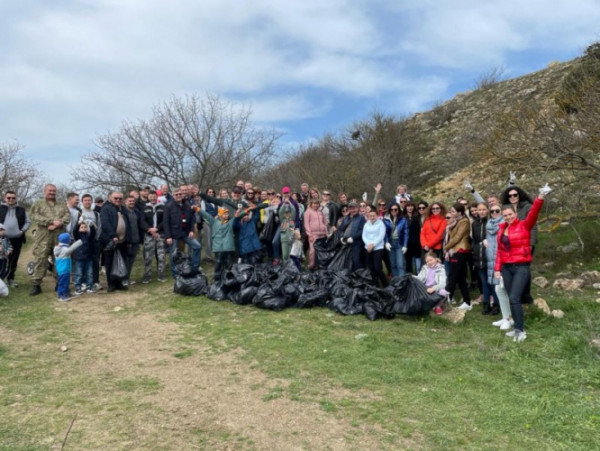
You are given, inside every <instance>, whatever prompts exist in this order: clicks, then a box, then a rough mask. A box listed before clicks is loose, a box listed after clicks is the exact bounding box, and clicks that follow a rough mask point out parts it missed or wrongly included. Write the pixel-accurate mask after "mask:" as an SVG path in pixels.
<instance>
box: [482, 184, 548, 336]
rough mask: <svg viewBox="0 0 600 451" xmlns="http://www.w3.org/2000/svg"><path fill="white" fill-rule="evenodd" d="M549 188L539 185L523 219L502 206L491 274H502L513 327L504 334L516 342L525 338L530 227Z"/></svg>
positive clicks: (505, 206)
mask: <svg viewBox="0 0 600 451" xmlns="http://www.w3.org/2000/svg"><path fill="white" fill-rule="evenodd" d="M514 189H515V188H514V187H513V188H510V190H514ZM550 191H551V189H550V188H549V187H548V184H546V185H545V186H544V187H543V188H540V194H539V195H538V197H537V198H536V199H535V201H534V202H533V206H532V207H531V210H530V211H529V213H528V214H527V217H526V218H525V219H524V220H520V219H519V218H518V216H517V212H516V211H515V207H514V205H504V206H503V207H502V217H503V218H504V223H503V224H500V229H499V231H498V251H497V253H496V264H495V266H494V277H496V278H499V277H502V280H503V281H504V286H505V287H506V291H507V293H508V297H509V299H510V310H511V312H512V316H513V319H514V321H515V328H514V330H513V331H511V332H508V333H507V334H506V335H507V336H509V337H513V340H514V341H516V342H521V341H523V340H525V339H526V338H527V334H526V333H525V324H524V320H523V306H522V305H521V298H522V296H523V293H524V292H525V289H526V287H527V284H528V283H529V281H530V278H531V273H530V269H529V265H530V264H531V257H532V249H531V230H532V229H533V227H534V226H535V223H536V222H537V218H538V215H539V213H540V209H541V208H542V205H543V204H544V197H545V196H546V194H548V193H549V192H550Z"/></svg>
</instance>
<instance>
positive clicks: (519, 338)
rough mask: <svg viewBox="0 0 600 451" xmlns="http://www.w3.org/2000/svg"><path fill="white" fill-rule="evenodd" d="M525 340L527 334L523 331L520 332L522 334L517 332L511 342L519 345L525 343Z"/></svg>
mask: <svg viewBox="0 0 600 451" xmlns="http://www.w3.org/2000/svg"><path fill="white" fill-rule="evenodd" d="M526 338H527V333H526V332H525V331H522V332H521V331H519V332H517V333H516V334H515V336H514V337H513V341H514V342H517V343H521V342H522V341H525V339H526Z"/></svg>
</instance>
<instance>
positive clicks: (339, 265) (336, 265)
mask: <svg viewBox="0 0 600 451" xmlns="http://www.w3.org/2000/svg"><path fill="white" fill-rule="evenodd" d="M327 269H330V270H334V271H337V270H341V269H347V270H349V271H351V270H352V246H341V247H340V248H339V249H338V250H337V251H336V252H335V255H334V256H333V258H332V259H331V262H329V265H327Z"/></svg>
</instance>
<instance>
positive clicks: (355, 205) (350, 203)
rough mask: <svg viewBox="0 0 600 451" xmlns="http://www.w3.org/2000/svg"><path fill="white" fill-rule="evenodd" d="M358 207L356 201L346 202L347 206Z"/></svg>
mask: <svg viewBox="0 0 600 451" xmlns="http://www.w3.org/2000/svg"><path fill="white" fill-rule="evenodd" d="M352 207H354V208H358V204H357V203H356V202H348V208H352Z"/></svg>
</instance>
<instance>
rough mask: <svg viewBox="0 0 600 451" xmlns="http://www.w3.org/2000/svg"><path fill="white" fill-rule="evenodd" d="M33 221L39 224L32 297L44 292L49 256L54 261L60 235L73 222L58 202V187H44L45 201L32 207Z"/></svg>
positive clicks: (49, 185) (36, 237)
mask: <svg viewBox="0 0 600 451" xmlns="http://www.w3.org/2000/svg"><path fill="white" fill-rule="evenodd" d="M31 220H32V221H33V222H35V223H36V224H37V232H36V234H35V240H34V243H33V256H34V258H35V267H34V270H33V275H32V276H31V284H32V287H31V291H30V292H29V295H30V296H35V295H38V294H40V293H41V292H42V288H41V286H40V285H41V283H42V280H43V279H44V276H45V275H46V268H47V266H48V256H52V259H54V253H53V249H54V246H56V245H57V244H58V235H60V234H61V233H63V232H65V226H66V225H67V224H69V222H70V220H71V214H70V213H69V209H68V208H67V206H66V205H65V204H63V203H62V202H58V203H57V202H56V186H55V185H52V184H48V185H46V186H44V199H42V200H39V201H37V202H36V203H35V204H33V207H31Z"/></svg>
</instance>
